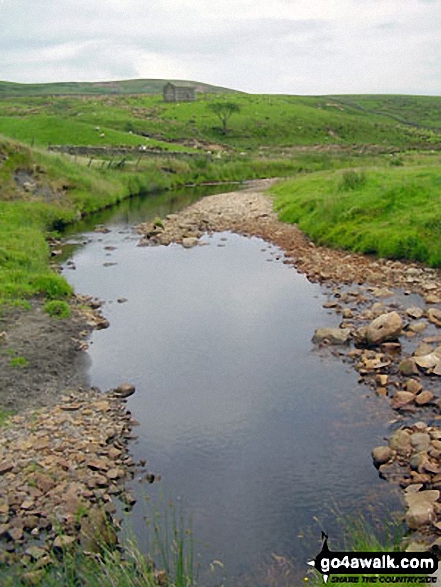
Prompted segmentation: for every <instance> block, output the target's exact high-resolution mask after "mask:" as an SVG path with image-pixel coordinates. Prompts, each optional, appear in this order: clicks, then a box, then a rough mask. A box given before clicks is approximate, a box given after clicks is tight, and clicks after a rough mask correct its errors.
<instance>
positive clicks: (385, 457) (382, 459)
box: [372, 446, 393, 469]
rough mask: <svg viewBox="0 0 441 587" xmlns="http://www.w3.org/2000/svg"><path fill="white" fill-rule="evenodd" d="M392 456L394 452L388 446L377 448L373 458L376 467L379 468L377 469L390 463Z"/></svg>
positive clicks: (373, 452) (373, 451)
mask: <svg viewBox="0 0 441 587" xmlns="http://www.w3.org/2000/svg"><path fill="white" fill-rule="evenodd" d="M392 455H393V452H392V450H391V449H390V448H389V447H388V446H376V447H375V448H374V449H373V450H372V458H373V461H374V465H375V467H377V469H378V467H379V466H380V465H384V463H387V462H388V461H390V459H391V458H392Z"/></svg>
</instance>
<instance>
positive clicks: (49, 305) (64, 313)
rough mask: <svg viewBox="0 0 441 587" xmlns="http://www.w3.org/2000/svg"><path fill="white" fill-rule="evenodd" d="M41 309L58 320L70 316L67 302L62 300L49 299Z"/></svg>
mask: <svg viewBox="0 0 441 587" xmlns="http://www.w3.org/2000/svg"><path fill="white" fill-rule="evenodd" d="M43 310H44V311H45V312H47V313H48V314H49V316H51V317H52V318H58V319H59V320H62V319H65V318H70V315H71V311H70V306H69V304H67V303H66V302H64V301H63V300H49V301H48V302H46V303H45V305H44V306H43Z"/></svg>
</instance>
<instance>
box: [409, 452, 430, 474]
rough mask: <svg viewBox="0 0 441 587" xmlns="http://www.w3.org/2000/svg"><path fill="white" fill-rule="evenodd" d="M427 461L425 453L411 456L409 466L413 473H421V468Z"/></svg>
mask: <svg viewBox="0 0 441 587" xmlns="http://www.w3.org/2000/svg"><path fill="white" fill-rule="evenodd" d="M427 461H428V456H427V453H421V452H420V453H417V454H414V455H412V456H411V458H410V461H409V464H410V466H411V468H412V469H413V470H414V471H418V472H419V473H421V472H422V467H423V465H425V464H426V463H427Z"/></svg>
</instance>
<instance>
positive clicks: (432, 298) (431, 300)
mask: <svg viewBox="0 0 441 587" xmlns="http://www.w3.org/2000/svg"><path fill="white" fill-rule="evenodd" d="M424 301H425V302H426V304H439V303H440V302H441V298H440V297H439V296H437V295H436V294H428V295H427V296H424Z"/></svg>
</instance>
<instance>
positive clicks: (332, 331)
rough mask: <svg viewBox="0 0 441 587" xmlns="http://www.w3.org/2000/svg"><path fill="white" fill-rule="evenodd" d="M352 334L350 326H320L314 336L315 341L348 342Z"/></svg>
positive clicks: (313, 340)
mask: <svg viewBox="0 0 441 587" xmlns="http://www.w3.org/2000/svg"><path fill="white" fill-rule="evenodd" d="M350 335H351V331H350V329H349V328H318V329H317V330H316V331H315V332H314V336H313V337H312V342H313V343H320V342H324V341H327V342H329V343H330V344H346V343H347V342H348V340H349V337H350Z"/></svg>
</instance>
